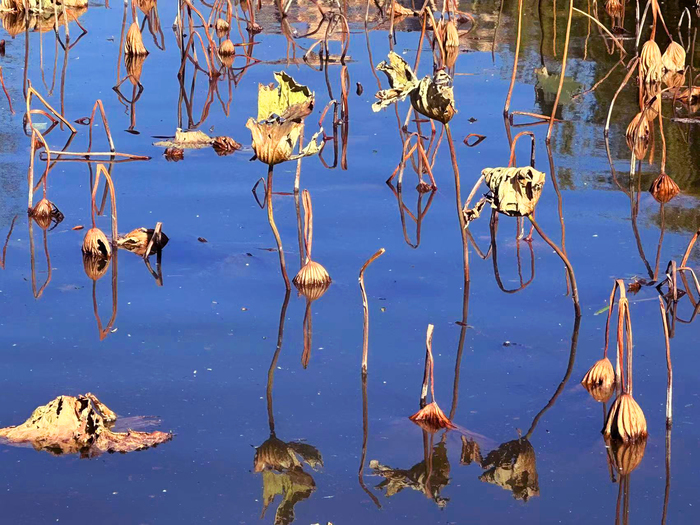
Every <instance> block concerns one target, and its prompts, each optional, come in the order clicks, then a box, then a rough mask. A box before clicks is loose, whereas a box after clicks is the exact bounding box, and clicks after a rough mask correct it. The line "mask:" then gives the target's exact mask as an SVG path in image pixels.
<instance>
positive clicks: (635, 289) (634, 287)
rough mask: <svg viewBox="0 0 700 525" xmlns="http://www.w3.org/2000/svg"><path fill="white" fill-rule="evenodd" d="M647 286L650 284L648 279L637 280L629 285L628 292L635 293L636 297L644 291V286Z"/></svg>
mask: <svg viewBox="0 0 700 525" xmlns="http://www.w3.org/2000/svg"><path fill="white" fill-rule="evenodd" d="M647 284H649V283H648V281H647V280H646V279H635V280H634V282H631V283H629V284H628V285H627V291H628V292H630V293H633V294H634V295H637V294H638V293H639V291H640V290H641V289H642V286H646V285H647Z"/></svg>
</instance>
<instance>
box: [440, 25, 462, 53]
mask: <svg viewBox="0 0 700 525" xmlns="http://www.w3.org/2000/svg"><path fill="white" fill-rule="evenodd" d="M442 36H443V40H442V43H443V45H444V46H445V47H446V48H448V47H459V32H458V31H457V25H456V24H455V23H454V20H448V21H447V22H445V23H444V25H443V27H442Z"/></svg>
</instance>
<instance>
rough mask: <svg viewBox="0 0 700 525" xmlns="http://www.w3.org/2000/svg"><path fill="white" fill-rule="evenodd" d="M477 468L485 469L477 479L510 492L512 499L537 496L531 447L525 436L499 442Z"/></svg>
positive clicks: (538, 493)
mask: <svg viewBox="0 0 700 525" xmlns="http://www.w3.org/2000/svg"><path fill="white" fill-rule="evenodd" d="M481 467H482V468H484V469H487V470H486V472H484V473H483V474H482V475H481V476H479V479H480V480H481V481H484V482H486V483H492V484H494V485H498V486H499V487H502V488H504V489H506V490H509V491H511V492H512V493H513V497H514V498H515V499H521V500H523V501H527V500H528V499H529V498H530V497H532V496H539V495H540V485H539V480H538V475H537V464H536V462H535V449H534V448H533V447H532V445H531V444H530V442H529V441H528V440H527V439H515V440H513V441H508V442H507V443H503V444H502V445H501V446H500V447H498V448H497V449H496V450H493V451H491V452H489V453H488V455H487V456H486V458H485V459H484V461H483V462H482V464H481Z"/></svg>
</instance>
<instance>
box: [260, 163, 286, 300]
mask: <svg viewBox="0 0 700 525" xmlns="http://www.w3.org/2000/svg"><path fill="white" fill-rule="evenodd" d="M273 169H274V165H273V164H270V165H269V166H268V168H267V193H266V198H267V221H268V222H269V223H270V228H272V234H273V235H274V236H275V242H276V243H277V253H278V254H279V258H280V268H281V269H282V278H283V279H284V285H285V287H286V288H287V290H291V289H292V287H291V285H290V284H289V277H288V276H287V264H286V263H285V262H284V249H283V248H282V238H281V237H280V233H279V231H278V230H277V225H276V224H275V217H274V214H273V211H272V170H273Z"/></svg>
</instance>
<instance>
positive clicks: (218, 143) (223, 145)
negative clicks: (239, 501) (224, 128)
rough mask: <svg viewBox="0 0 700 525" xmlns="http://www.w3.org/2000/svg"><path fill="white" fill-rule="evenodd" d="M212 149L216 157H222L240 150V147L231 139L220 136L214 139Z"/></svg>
mask: <svg viewBox="0 0 700 525" xmlns="http://www.w3.org/2000/svg"><path fill="white" fill-rule="evenodd" d="M212 147H213V148H214V151H215V152H216V154H217V155H219V156H220V157H223V156H225V155H230V154H231V153H233V152H235V151H237V150H239V149H241V145H240V144H239V143H238V142H236V141H235V140H233V139H232V138H231V137H226V136H220V137H215V138H214V142H213V143H212Z"/></svg>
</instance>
